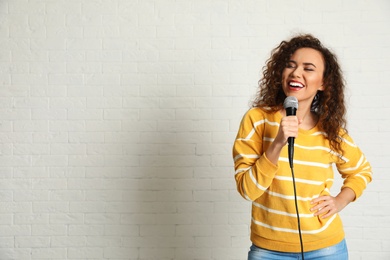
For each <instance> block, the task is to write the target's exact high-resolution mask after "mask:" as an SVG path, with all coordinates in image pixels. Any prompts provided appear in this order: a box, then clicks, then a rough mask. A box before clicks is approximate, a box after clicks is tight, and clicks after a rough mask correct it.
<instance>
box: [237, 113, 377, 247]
mask: <svg viewBox="0 0 390 260" xmlns="http://www.w3.org/2000/svg"><path fill="white" fill-rule="evenodd" d="M281 119H282V115H281V114H280V113H279V112H276V113H271V112H267V111H265V110H263V109H260V108H253V109H251V110H249V111H248V112H247V113H246V114H245V115H244V117H243V119H242V121H241V124H240V128H239V131H238V134H237V138H236V140H235V142H234V146H233V157H234V165H235V179H236V183H237V190H238V192H239V193H240V194H241V196H243V197H244V198H245V199H247V200H249V201H252V223H251V240H252V242H253V243H254V244H255V245H257V246H259V247H262V248H266V249H269V250H275V251H283V252H299V251H300V243H299V236H298V230H297V226H298V224H297V217H296V210H295V203H294V190H293V183H292V175H291V169H290V166H289V163H288V154H287V153H288V151H287V145H286V146H285V147H284V148H283V149H282V151H281V154H280V157H279V161H278V164H277V165H274V164H273V163H271V162H270V161H269V160H268V159H267V157H266V156H265V154H264V152H265V151H266V150H267V148H268V147H269V145H270V144H271V143H272V141H273V140H274V138H275V137H276V135H277V133H278V129H279V123H280V121H281ZM340 136H342V140H343V142H342V148H343V150H344V153H343V154H342V155H340V154H337V153H336V152H334V151H331V150H330V148H329V147H330V146H329V141H328V140H327V139H326V134H325V133H324V132H321V131H320V130H319V128H318V127H317V126H316V127H314V128H313V129H311V130H303V129H299V132H298V136H297V138H296V139H295V151H294V175H295V181H296V189H297V198H298V207H299V216H300V220H301V231H302V237H303V243H304V250H305V251H312V250H317V249H320V248H324V247H328V246H332V245H335V244H337V243H338V242H340V241H341V240H342V239H343V238H344V231H343V226H342V222H341V220H340V217H339V215H338V214H335V215H333V216H331V217H329V218H326V219H321V218H320V217H319V216H313V213H312V212H311V211H310V208H311V207H312V206H313V205H311V204H310V201H311V200H312V199H314V198H316V197H319V196H322V195H330V188H331V186H332V184H333V181H334V174H333V168H334V167H333V166H335V167H336V168H337V170H338V172H339V173H340V174H341V176H342V178H343V179H344V183H343V186H342V188H344V187H349V188H351V189H352V190H353V191H354V192H355V194H356V198H358V197H359V196H360V195H361V194H362V192H363V190H364V189H365V187H366V185H367V184H368V183H369V182H370V181H371V166H370V164H369V162H367V160H366V157H365V156H364V154H363V153H362V152H361V150H360V149H359V148H358V147H357V146H356V145H355V144H354V142H353V140H352V139H351V138H350V136H349V135H348V134H346V133H344V131H343V135H340Z"/></svg>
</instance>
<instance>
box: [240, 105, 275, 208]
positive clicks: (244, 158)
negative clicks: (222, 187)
mask: <svg viewBox="0 0 390 260" xmlns="http://www.w3.org/2000/svg"><path fill="white" fill-rule="evenodd" d="M256 112H257V113H256ZM267 122H268V120H267V119H266V118H265V116H264V114H263V113H259V110H258V109H257V110H256V109H252V110H249V111H248V113H246V114H245V115H244V117H243V119H242V121H241V124H240V127H239V130H238V133H237V137H236V140H235V142H234V145H233V159H234V168H235V179H236V184H237V190H238V192H239V193H240V194H241V196H242V197H244V198H245V199H247V200H250V201H253V200H255V199H257V198H259V197H260V196H261V195H262V194H263V193H264V191H265V190H266V189H267V188H268V187H269V186H270V185H271V183H272V180H273V178H274V176H275V173H276V171H277V169H278V166H277V165H274V164H273V163H271V162H270V161H269V160H268V158H267V157H266V156H265V154H264V151H263V134H264V127H265V124H266V123H267ZM274 127H275V126H274ZM276 127H278V126H276Z"/></svg>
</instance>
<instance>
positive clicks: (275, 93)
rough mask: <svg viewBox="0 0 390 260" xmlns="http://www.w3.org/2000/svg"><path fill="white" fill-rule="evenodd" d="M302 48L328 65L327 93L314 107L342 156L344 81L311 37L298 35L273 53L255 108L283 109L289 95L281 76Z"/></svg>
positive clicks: (320, 94) (330, 56)
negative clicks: (285, 90) (308, 50)
mask: <svg viewBox="0 0 390 260" xmlns="http://www.w3.org/2000/svg"><path fill="white" fill-rule="evenodd" d="M300 48H312V49H315V50H317V51H319V52H320V53H321V54H322V56H323V58H324V61H325V69H324V75H323V83H324V86H325V89H324V90H323V91H318V93H317V95H316V97H315V98H314V100H313V103H312V105H311V111H313V112H314V113H315V114H317V116H318V119H319V121H318V122H319V123H318V126H319V127H320V129H321V130H322V131H324V132H325V133H326V134H327V139H328V140H329V143H330V146H331V149H332V150H334V151H336V152H339V153H341V154H342V148H341V139H340V136H339V134H340V132H341V131H345V132H346V131H347V130H346V119H345V114H346V107H345V103H344V89H345V84H344V78H343V76H342V71H341V68H340V66H339V64H338V61H337V57H336V56H335V55H334V54H333V53H332V52H331V51H330V50H329V49H327V48H325V47H324V46H323V45H322V43H321V42H320V41H319V40H318V39H317V38H315V37H314V36H312V35H310V34H303V35H297V36H295V37H293V38H291V39H290V40H289V41H282V42H281V43H280V44H279V46H278V47H276V48H275V49H273V50H272V52H271V57H270V58H269V59H268V60H267V63H266V66H264V67H263V77H262V78H261V79H260V80H259V90H258V93H257V95H256V97H255V100H254V101H253V103H252V107H261V108H267V109H270V110H271V111H274V112H276V111H278V110H280V109H282V108H283V102H284V99H285V98H286V95H285V94H284V92H283V89H282V73H283V70H284V68H285V67H286V64H287V62H288V60H289V59H290V57H291V55H293V53H294V52H295V51H296V50H298V49H300Z"/></svg>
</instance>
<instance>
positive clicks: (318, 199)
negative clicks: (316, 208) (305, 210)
mask: <svg viewBox="0 0 390 260" xmlns="http://www.w3.org/2000/svg"><path fill="white" fill-rule="evenodd" d="M329 198H330V196H328V195H326V196H320V197H318V198H315V199H313V200H312V201H311V204H316V203H319V202H321V201H326V200H329Z"/></svg>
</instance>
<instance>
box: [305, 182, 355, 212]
mask: <svg viewBox="0 0 390 260" xmlns="http://www.w3.org/2000/svg"><path fill="white" fill-rule="evenodd" d="M355 198H356V195H355V192H354V191H353V190H352V189H350V188H344V189H342V190H341V192H340V193H339V194H338V195H337V196H336V197H333V196H330V195H324V196H320V197H318V198H315V199H313V200H312V201H311V204H312V205H315V206H314V207H312V208H310V211H312V212H313V211H314V216H321V218H328V217H330V216H332V215H334V214H336V213H338V212H340V211H341V210H343V209H344V208H345V207H346V206H347V205H348V204H349V203H350V202H351V201H353V200H354V199H355Z"/></svg>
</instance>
